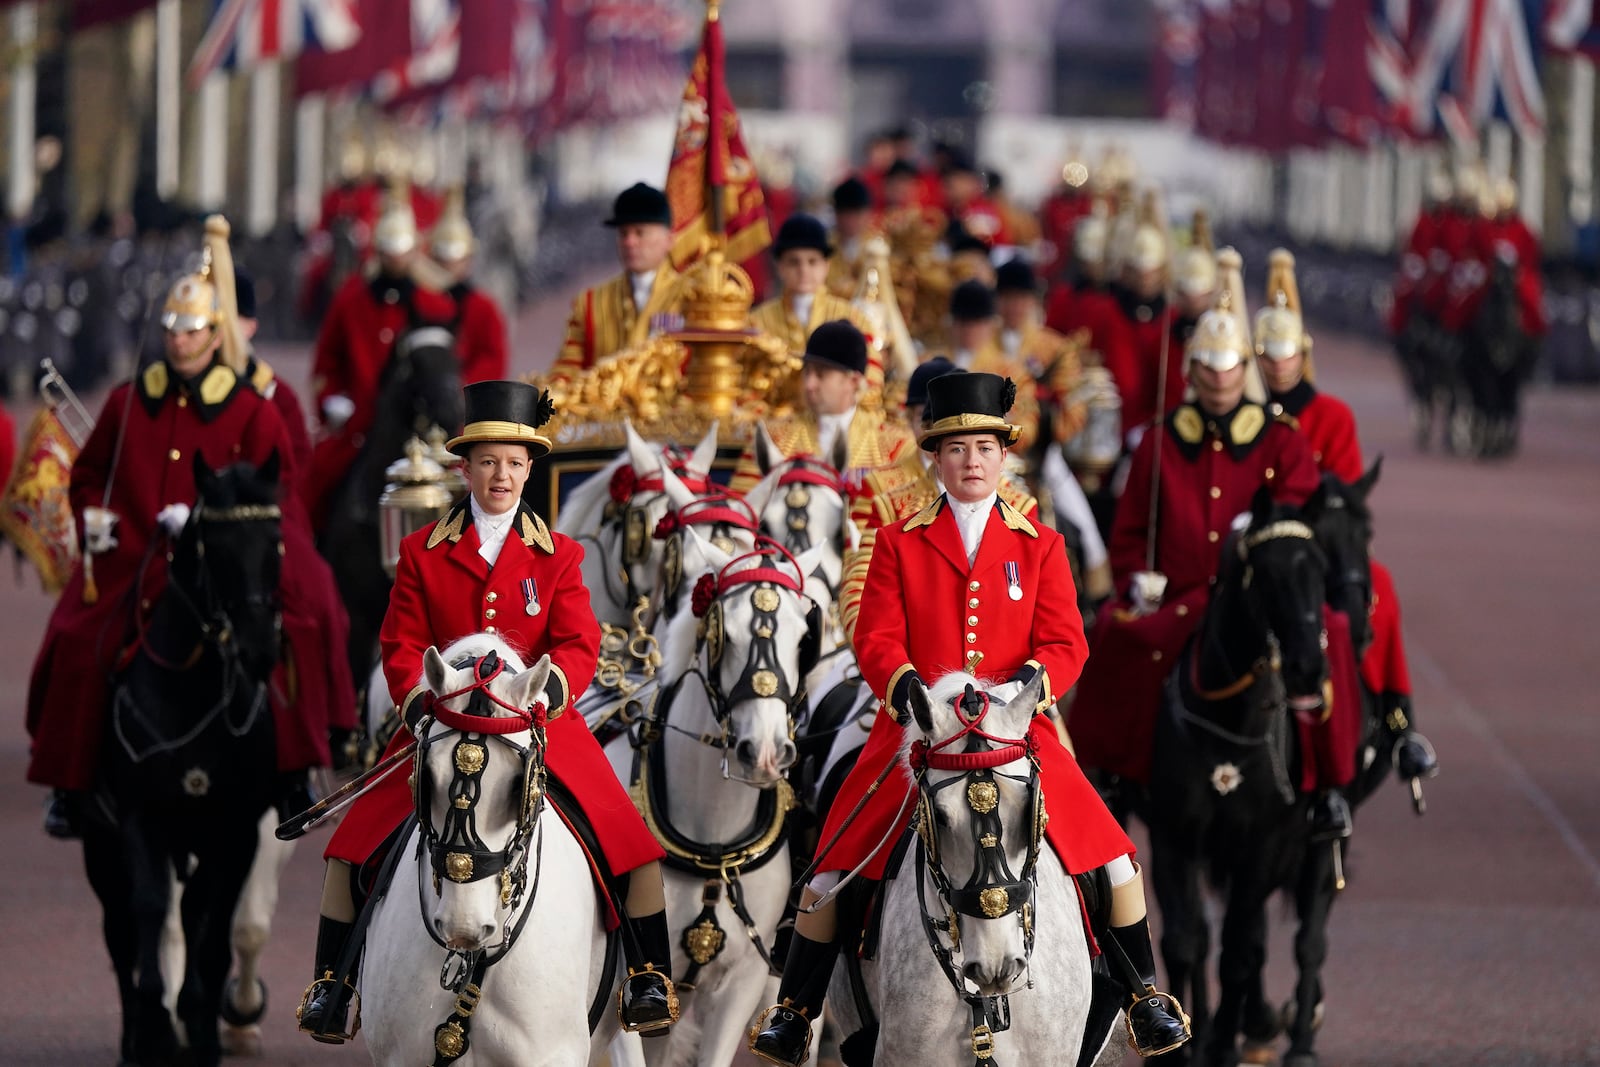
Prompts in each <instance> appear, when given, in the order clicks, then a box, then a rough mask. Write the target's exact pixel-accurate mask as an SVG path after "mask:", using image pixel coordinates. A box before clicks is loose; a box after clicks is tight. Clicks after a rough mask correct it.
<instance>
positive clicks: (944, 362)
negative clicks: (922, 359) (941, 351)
mask: <svg viewBox="0 0 1600 1067" xmlns="http://www.w3.org/2000/svg"><path fill="white" fill-rule="evenodd" d="M965 373H966V372H965V371H963V370H962V369H961V368H960V367H958V366H956V365H955V364H954V363H951V362H950V361H949V360H948V359H945V358H944V357H943V356H934V357H933V358H932V359H930V360H928V362H926V363H919V364H917V369H916V370H914V371H912V372H911V378H910V380H909V381H907V382H906V407H908V408H917V407H922V406H923V405H924V404H926V403H927V402H928V383H929V382H931V381H933V380H934V379H935V378H942V377H944V376H945V375H946V374H965Z"/></svg>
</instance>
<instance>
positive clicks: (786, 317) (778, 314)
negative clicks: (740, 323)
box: [750, 261, 869, 352]
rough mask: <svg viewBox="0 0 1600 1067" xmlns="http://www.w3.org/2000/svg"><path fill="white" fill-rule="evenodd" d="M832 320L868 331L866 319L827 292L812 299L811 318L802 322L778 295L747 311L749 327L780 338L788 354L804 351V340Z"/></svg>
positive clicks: (853, 307) (842, 299)
mask: <svg viewBox="0 0 1600 1067" xmlns="http://www.w3.org/2000/svg"><path fill="white" fill-rule="evenodd" d="M831 262H832V261H830V265H831ZM835 319H847V320H849V322H850V324H851V325H853V326H854V327H855V328H856V329H858V330H860V331H861V332H862V333H866V332H867V331H868V329H869V326H868V323H867V318H866V316H865V315H863V314H861V312H860V311H857V310H856V306H855V305H854V304H852V303H850V301H849V300H846V299H844V298H842V297H837V296H834V295H833V294H832V293H828V292H819V293H816V294H815V295H813V296H812V298H811V316H810V318H808V319H807V320H806V321H805V322H801V321H800V320H799V319H797V318H795V317H794V312H793V311H792V310H790V306H789V301H788V300H786V299H785V298H784V297H781V296H780V297H776V298H774V299H772V300H768V301H766V302H765V303H762V304H758V305H756V307H755V310H753V311H751V312H750V325H752V326H755V327H756V328H757V329H759V330H761V331H762V332H764V333H770V334H771V335H772V336H774V337H778V338H781V339H782V340H783V342H784V343H785V344H787V345H788V346H789V351H791V352H804V351H805V350H806V338H808V337H810V336H811V331H812V330H815V329H816V328H817V327H818V326H821V325H822V324H823V323H825V322H833V321H834V320H835Z"/></svg>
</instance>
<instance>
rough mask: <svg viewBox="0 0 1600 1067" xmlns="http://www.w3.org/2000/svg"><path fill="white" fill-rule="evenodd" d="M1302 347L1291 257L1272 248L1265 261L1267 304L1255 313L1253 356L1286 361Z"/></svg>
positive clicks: (1302, 333) (1302, 335)
mask: <svg viewBox="0 0 1600 1067" xmlns="http://www.w3.org/2000/svg"><path fill="white" fill-rule="evenodd" d="M1304 348H1305V323H1304V320H1302V318H1301V317H1300V288H1299V286H1298V285H1296V284H1295V280H1294V254H1293V253H1291V252H1290V251H1289V250H1288V249H1286V248H1274V249H1273V250H1272V255H1271V256H1270V257H1268V259H1267V302H1266V306H1265V307H1263V308H1262V309H1261V310H1260V311H1259V312H1257V313H1256V355H1258V356H1266V357H1267V358H1268V359H1273V360H1277V359H1288V358H1289V357H1290V356H1294V355H1298V354H1299V353H1300V352H1301V351H1303V350H1304Z"/></svg>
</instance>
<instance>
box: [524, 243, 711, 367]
mask: <svg viewBox="0 0 1600 1067" xmlns="http://www.w3.org/2000/svg"><path fill="white" fill-rule="evenodd" d="M682 304H683V276H682V275H680V274H679V273H678V272H677V271H675V270H673V269H672V265H671V264H670V263H666V262H663V263H662V264H661V266H659V267H657V268H656V276H655V280H654V281H653V282H652V283H651V285H650V299H649V300H647V301H646V302H645V306H644V308H643V309H639V308H636V307H634V304H633V281H632V279H631V278H629V277H628V275H627V273H626V272H624V273H622V274H618V275H617V276H616V277H614V278H612V279H610V280H609V281H606V282H604V283H603V284H600V285H597V286H594V287H593V288H591V289H585V290H584V291H583V292H582V293H580V294H578V298H577V299H576V300H574V301H573V302H572V314H571V315H570V316H569V317H568V318H567V336H566V339H565V340H564V341H563V342H562V343H561V354H560V355H559V356H557V357H556V362H555V365H554V366H552V367H551V368H550V377H552V378H566V377H571V376H572V375H574V374H577V373H578V372H580V371H583V370H585V369H587V368H589V367H592V366H594V365H595V364H596V363H598V362H599V361H600V360H602V359H604V358H605V357H607V356H609V355H611V354H612V353H614V352H620V351H621V350H623V349H625V348H633V347H636V346H638V345H641V344H643V343H644V342H645V341H646V340H647V339H648V338H649V336H650V320H651V319H652V318H654V317H655V316H656V315H661V314H675V313H677V312H678V311H680V310H682Z"/></svg>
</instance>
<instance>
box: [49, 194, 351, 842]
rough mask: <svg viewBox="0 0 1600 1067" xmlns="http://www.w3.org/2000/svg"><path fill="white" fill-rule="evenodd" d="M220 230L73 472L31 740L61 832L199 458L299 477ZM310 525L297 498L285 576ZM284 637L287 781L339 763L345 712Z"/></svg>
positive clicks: (88, 776)
mask: <svg viewBox="0 0 1600 1067" xmlns="http://www.w3.org/2000/svg"><path fill="white" fill-rule="evenodd" d="M219 221H220V220H219ZM210 229H211V232H210V233H209V234H208V237H207V244H208V249H207V251H208V253H209V254H210V258H209V259H208V265H207V267H206V268H204V272H203V273H202V274H200V275H192V276H189V277H185V278H183V279H181V280H180V281H179V282H178V283H177V285H175V286H174V287H173V290H172V293H171V295H170V296H169V297H168V300H167V304H166V308H165V311H164V313H163V316H162V322H163V325H164V326H165V328H166V330H167V355H166V358H165V359H163V360H161V361H160V362H157V363H152V364H150V365H149V366H147V367H146V368H144V370H143V371H142V372H141V373H140V375H139V376H138V377H137V378H135V379H134V380H133V381H132V382H128V383H124V384H122V385H120V386H118V387H117V388H115V389H113V390H112V392H111V394H110V396H109V397H108V398H107V400H106V405H105V408H104V410H103V411H102V413H101V416H100V418H99V419H98V420H97V422H96V423H95V427H94V430H93V431H92V432H91V433H90V435H89V439H88V441H86V442H85V443H84V447H83V450H82V452H81V453H80V454H79V456H78V459H77V461H76V462H75V463H74V464H73V468H72V475H71V483H70V486H69V497H70V500H71V503H72V508H73V511H74V512H75V513H76V514H79V515H81V516H82V517H83V518H82V521H83V526H82V530H83V536H84V560H85V563H84V565H83V566H82V567H80V568H78V569H77V570H75V571H74V573H73V575H72V577H71V579H70V580H69V581H68V583H67V586H66V588H65V589H64V590H63V591H62V594H61V598H60V600H59V601H58V602H57V603H56V607H55V610H54V612H53V613H52V614H51V617H50V623H49V626H48V628H47V629H46V631H45V636H44V641H43V643H42V645H41V647H40V650H39V655H38V658H37V659H36V660H35V661H34V668H33V674H32V678H31V681H30V684H29V692H28V712H27V721H28V729H29V732H30V734H31V735H32V737H33V746H32V758H31V760H30V763H29V767H28V778H29V780H30V781H34V782H39V783H42V784H45V785H50V786H53V787H55V788H56V789H57V790H58V794H57V796H56V797H55V798H54V799H55V802H54V803H53V804H52V807H51V810H50V812H49V813H48V814H47V817H46V828H47V829H48V830H49V831H50V832H51V833H52V834H55V835H57V836H71V835H72V834H73V833H74V832H75V826H74V818H73V816H74V814H75V812H74V811H73V808H74V805H73V804H72V803H71V802H70V800H68V799H67V798H66V797H64V796H63V795H62V792H60V791H65V792H66V793H77V792H79V791H83V790H87V789H90V788H92V787H93V786H94V784H95V776H96V773H97V769H98V755H99V752H100V745H101V737H102V735H103V731H104V723H105V718H106V712H107V708H108V706H109V699H110V695H111V691H110V685H111V677H112V674H113V672H114V671H115V669H116V667H117V662H118V659H119V657H120V655H121V654H122V653H123V652H124V650H125V648H126V643H127V641H128V640H130V639H131V638H132V636H133V633H134V621H135V618H136V616H138V615H142V614H143V613H145V612H148V611H149V610H150V608H151V606H152V605H153V604H154V603H155V601H156V598H157V596H159V594H160V593H161V591H162V589H163V588H164V587H165V584H166V566H165V562H164V557H163V556H162V555H161V554H160V553H159V552H156V553H152V552H151V551H150V549H151V543H152V541H153V540H154V539H155V538H157V537H160V536H163V533H162V529H163V527H164V526H169V525H170V526H177V525H179V524H181V521H182V520H183V518H185V517H186V510H185V509H188V508H190V507H192V506H193V504H194V502H195V484H194V462H195V457H196V456H197V455H198V456H199V457H201V458H202V459H203V460H204V461H205V462H206V463H207V464H209V465H210V466H212V467H221V466H224V465H226V464H230V463H250V464H254V465H259V464H261V463H263V462H265V461H266V460H267V458H268V457H269V456H271V455H273V454H274V453H276V454H277V455H278V457H279V460H280V462H281V464H282V468H281V469H282V472H283V474H282V484H283V485H285V486H290V485H292V484H293V479H294V477H295V468H294V457H293V448H292V445H291V443H290V438H289V435H288V433H287V432H286V431H285V429H284V424H283V421H282V420H281V419H280V418H279V416H278V413H277V411H276V410H275V408H274V406H273V404H272V402H271V401H269V400H267V399H266V398H264V397H263V396H262V395H261V394H260V393H259V392H257V391H256V390H255V389H254V388H252V387H251V383H250V381H249V380H248V379H247V378H246V377H245V376H244V374H243V369H244V366H245V358H244V352H243V343H242V341H241V340H240V339H239V338H238V336H237V334H235V333H233V332H232V331H233V329H234V325H235V324H234V322H233V317H232V311H231V309H228V310H224V305H223V304H222V302H221V300H220V298H219V293H221V292H223V291H226V292H228V293H229V294H231V292H232V288H233V282H232V276H231V265H226V266H225V265H224V264H225V256H226V248H227V244H226V234H227V230H226V226H225V224H223V225H221V226H218V225H217V223H212V224H211V227H210ZM228 303H231V300H230V301H228ZM225 336H226V337H227V338H228V340H227V341H226V342H225V341H224V337H225ZM219 349H220V351H219ZM119 440H120V442H121V453H122V454H121V456H120V457H118V456H117V451H118V442H119ZM108 487H109V496H108V495H107V489H108ZM173 505H181V506H182V508H180V509H177V513H176V514H175V513H174V512H172V511H168V509H169V508H170V507H171V506H173ZM164 511H165V512H167V513H168V516H169V518H168V520H167V521H166V522H163V521H161V519H160V516H161V515H162V513H163V512H164ZM304 526H305V516H304V512H303V511H301V510H300V509H299V508H298V507H297V506H296V505H295V502H294V500H293V498H292V496H289V495H287V494H286V495H285V506H284V515H283V532H284V543H285V550H286V558H285V562H284V572H285V574H286V575H287V574H292V573H295V572H296V571H297V570H299V569H312V568H314V567H315V566H317V565H318V564H319V563H320V560H317V559H316V557H315V554H314V552H313V551H312V548H311V539H310V536H309V532H307V531H306V530H305V529H304ZM297 534H299V535H301V536H296V535H297ZM297 589H299V587H298V586H296V585H293V584H292V583H290V582H288V581H286V582H285V584H284V587H283V589H282V590H281V591H280V592H281V593H282V594H283V595H284V596H285V597H286V598H290V597H293V596H294V591H295V590H297ZM321 608H322V605H321V602H320V601H318V600H315V599H310V600H306V599H303V598H300V599H295V600H294V602H293V603H290V602H289V600H288V599H286V602H285V604H284V609H285V615H286V617H287V615H288V614H289V613H290V612H292V611H298V612H300V613H302V614H304V615H308V616H313V617H314V616H316V615H318V614H319V613H320V611H321ZM287 636H288V637H289V638H290V641H289V655H290V656H291V657H292V658H293V661H294V662H295V663H296V664H297V665H298V667H299V670H300V672H301V674H302V677H303V679H304V684H305V685H306V686H307V689H308V692H307V693H306V699H305V700H304V701H281V702H275V704H274V712H275V715H274V721H275V723H276V725H277V753H278V765H279V769H280V771H283V772H286V773H288V772H303V771H304V770H305V769H306V768H309V767H314V766H322V765H325V764H327V763H328V761H329V752H328V726H329V719H330V717H331V716H333V715H334V714H335V712H336V711H338V710H340V709H335V708H333V707H331V706H330V705H329V704H328V703H327V697H326V695H325V694H324V693H323V692H321V691H318V692H311V691H310V689H311V688H312V687H318V688H319V689H320V687H321V685H322V683H323V680H324V679H326V678H328V677H329V674H328V671H327V669H326V661H327V658H328V656H327V649H326V646H325V645H324V644H323V640H322V638H321V637H320V636H310V637H308V636H307V634H306V633H304V632H297V631H292V630H291V631H289V632H288V634H287ZM342 710H343V712H344V715H345V719H344V720H343V725H347V726H348V725H351V723H350V722H349V716H350V715H351V714H353V709H352V708H346V709H342ZM336 724H338V723H337V722H336Z"/></svg>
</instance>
